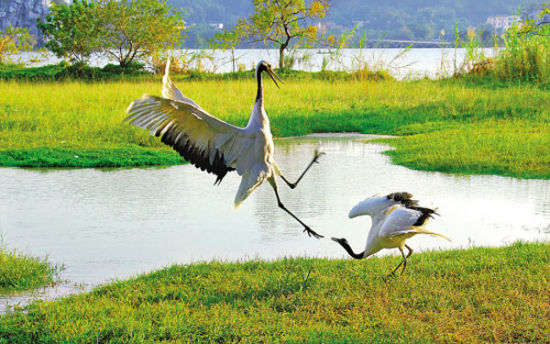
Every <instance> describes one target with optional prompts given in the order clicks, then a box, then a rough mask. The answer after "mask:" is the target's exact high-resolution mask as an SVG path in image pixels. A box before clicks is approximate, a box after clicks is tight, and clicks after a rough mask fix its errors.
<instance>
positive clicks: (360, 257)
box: [332, 239, 365, 259]
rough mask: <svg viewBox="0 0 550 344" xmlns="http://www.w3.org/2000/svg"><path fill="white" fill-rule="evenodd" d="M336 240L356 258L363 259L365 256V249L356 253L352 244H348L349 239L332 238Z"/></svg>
mask: <svg viewBox="0 0 550 344" xmlns="http://www.w3.org/2000/svg"><path fill="white" fill-rule="evenodd" d="M332 240H334V241H336V242H337V243H339V244H340V245H341V246H342V247H343V248H344V250H346V252H347V253H348V254H349V255H350V256H352V257H353V258H355V259H363V258H365V251H363V252H361V253H355V252H353V250H352V249H351V246H350V245H349V244H348V242H347V240H346V239H332Z"/></svg>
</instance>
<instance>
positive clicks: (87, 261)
mask: <svg viewBox="0 0 550 344" xmlns="http://www.w3.org/2000/svg"><path fill="white" fill-rule="evenodd" d="M319 141H321V144H322V147H323V150H324V151H325V152H326V153H327V155H325V156H323V157H322V158H321V164H319V165H316V166H315V167H314V168H312V169H311V170H310V172H309V173H308V175H307V176H306V177H305V178H304V179H303V180H302V182H301V183H300V185H299V186H298V188H297V189H295V190H289V189H288V188H287V187H286V185H284V184H283V183H280V191H281V198H282V200H283V201H284V203H285V205H286V206H287V207H288V208H289V209H291V210H292V211H294V212H295V213H296V214H297V215H298V216H299V217H300V218H302V219H303V220H304V221H305V222H306V223H308V224H309V225H310V226H311V227H312V228H313V229H315V230H316V231H318V232H319V233H321V234H323V235H325V236H327V237H330V236H339V237H340V236H344V237H347V238H348V239H349V241H350V243H351V244H352V246H353V247H354V249H355V250H361V249H362V248H363V245H364V243H365V241H366V232H367V230H368V228H369V225H370V223H369V220H368V219H367V218H357V219H353V220H350V219H348V218H347V212H348V211H349V209H350V208H351V207H352V206H353V205H354V204H355V203H356V202H358V201H359V200H361V199H363V198H365V197H366V196H370V195H372V194H374V193H377V192H381V191H402V190H406V191H409V192H411V193H413V194H414V195H415V197H416V198H418V199H420V200H421V201H422V203H423V204H425V205H426V206H434V207H438V208H439V210H438V212H439V213H440V214H441V217H439V218H437V219H436V220H435V221H433V222H432V223H431V224H430V228H431V229H433V230H434V231H436V232H439V233H442V234H444V235H446V236H448V237H450V238H451V239H452V240H453V242H452V243H447V242H445V241H443V240H439V239H437V238H432V237H415V238H413V239H411V245H412V246H413V247H414V248H415V251H417V252H418V251H422V250H427V249H438V248H442V249H446V248H451V247H467V246H469V245H471V244H474V245H503V244H506V243H509V242H513V241H515V240H519V239H522V240H548V239H549V236H550V234H549V224H550V201H549V200H550V181H544V180H517V179H513V178H504V177H495V176H453V175H447V174H441V173H433V172H418V171H412V170H409V169H407V168H404V167H400V166H395V165H392V164H390V162H389V159H388V158H387V157H386V156H384V155H382V154H380V152H381V151H382V150H384V149H385V147H384V146H382V145H375V144H364V143H361V142H358V141H357V140H354V139H353V138H351V137H346V138H335V137H330V138H321V137H316V138H302V139H284V140H279V141H277V142H276V146H277V147H276V159H277V161H278V164H279V167H280V168H281V169H282V170H283V172H284V173H285V174H286V175H287V176H288V177H289V178H290V179H291V180H293V179H294V178H296V177H297V176H298V174H299V173H300V172H301V171H302V169H303V168H304V167H305V165H306V164H307V163H308V162H309V161H310V159H311V157H312V154H313V151H314V149H315V147H316V145H317V143H318V142H319ZM214 180H215V177H214V176H212V175H207V174H205V173H203V172H200V171H199V170H197V169H196V168H194V167H192V166H189V165H185V166H174V167H169V168H162V169H159V168H147V169H116V170H111V171H108V172H106V171H101V170H93V169H77V170H48V171H47V172H44V171H36V170H22V169H13V168H4V169H0V230H1V231H2V233H3V236H4V240H5V242H7V243H9V244H10V247H12V248H17V249H19V250H22V251H23V252H26V253H29V254H33V255H40V256H42V255H46V254H47V255H48V256H49V258H50V260H51V261H53V262H59V263H63V264H65V266H66V267H67V268H66V270H65V271H64V272H63V273H62V276H61V277H62V278H63V279H68V280H70V281H73V282H77V283H89V284H96V283H102V282H106V281H108V280H111V279H114V278H126V277H128V276H131V275H134V274H136V273H140V272H145V271H150V270H153V269H158V268H161V267H163V266H166V265H169V264H173V263H188V262H194V261H199V260H210V259H223V260H225V259H229V260H235V259H248V258H254V257H261V258H264V259H272V258H276V257H281V256H288V255H293V256H296V255H307V256H323V257H345V256H346V255H345V253H344V252H343V251H342V249H341V248H340V247H339V246H338V245H336V244H335V243H333V242H331V241H330V240H315V239H311V238H308V236H307V235H306V234H304V233H302V228H301V227H300V226H299V225H298V224H297V223H296V222H295V221H294V220H293V219H292V218H291V217H289V216H288V215H286V214H285V213H284V212H282V211H281V210H279V209H278V208H277V206H276V201H275V196H274V193H273V191H272V189H271V187H270V186H269V185H268V184H267V183H266V184H264V185H262V186H261V187H260V188H259V189H258V190H256V191H255V192H254V193H253V194H252V195H251V196H250V197H249V199H247V200H246V201H245V202H244V204H243V207H242V208H241V209H239V210H237V211H235V210H233V209H232V202H233V198H234V195H235V193H236V191H237V188H238V185H239V177H238V176H237V175H235V174H231V175H228V176H227V177H226V179H224V181H223V182H222V183H221V185H220V186H213V182H214Z"/></svg>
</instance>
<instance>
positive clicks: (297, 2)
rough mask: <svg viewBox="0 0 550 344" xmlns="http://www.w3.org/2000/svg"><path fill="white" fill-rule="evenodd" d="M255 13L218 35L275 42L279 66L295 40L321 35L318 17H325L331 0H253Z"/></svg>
mask: <svg viewBox="0 0 550 344" xmlns="http://www.w3.org/2000/svg"><path fill="white" fill-rule="evenodd" d="M253 4H254V13H253V14H252V15H251V16H250V17H248V18H242V19H239V21H238V22H237V25H236V26H235V29H234V30H232V31H225V32H224V33H221V34H218V35H216V37H215V39H216V40H218V41H219V42H222V43H221V44H222V45H223V42H229V45H230V46H232V47H233V46H234V45H236V44H238V43H240V42H242V41H248V42H250V43H254V42H263V43H264V44H265V45H271V44H274V45H275V46H276V47H277V48H278V49H279V68H281V67H283V66H284V53H285V49H287V48H289V46H290V45H291V42H292V41H293V40H294V41H297V42H305V43H308V42H313V41H315V40H316V37H317V27H316V26H315V25H311V24H312V23H313V22H314V20H316V19H321V18H324V16H325V14H326V12H327V10H328V7H329V5H328V0H313V1H311V2H310V3H309V4H306V2H305V0H253Z"/></svg>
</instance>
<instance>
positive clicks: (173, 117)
mask: <svg viewBox="0 0 550 344" xmlns="http://www.w3.org/2000/svg"><path fill="white" fill-rule="evenodd" d="M169 69H170V61H168V62H167V64H166V71H165V73H164V78H163V83H162V97H156V96H148V95H144V96H143V98H142V99H138V100H135V101H133V102H132V103H131V104H130V106H129V107H128V110H127V113H128V117H127V118H126V121H128V122H130V124H132V125H135V126H137V127H140V128H143V129H146V130H149V132H150V134H151V135H154V136H158V137H160V138H161V140H162V142H163V143H165V144H167V145H169V146H171V147H172V148H174V149H175V150H176V151H177V152H178V153H179V154H180V155H182V156H183V157H184V158H185V159H186V160H187V161H189V162H191V163H192V164H193V165H195V166H196V167H198V168H200V169H201V170H203V171H207V172H209V173H213V174H215V175H216V176H217V178H216V181H215V182H214V184H216V183H220V182H221V181H222V180H223V178H224V177H225V175H226V174H227V173H228V172H230V171H236V172H237V174H239V175H240V176H242V179H241V184H240V186H239V189H238V191H237V194H236V195H235V200H234V207H235V208H238V207H239V206H240V205H241V204H242V202H243V201H244V200H245V199H246V198H247V197H248V196H249V195H250V193H252V191H254V189H256V188H257V187H258V186H259V185H260V184H262V182H263V181H264V180H268V181H269V183H270V185H271V186H272V187H273V190H274V191H275V195H276V197H277V203H278V206H279V207H280V208H281V209H283V210H284V211H285V212H287V213H288V214H289V215H291V216H292V217H293V218H294V219H296V220H297V221H298V222H299V223H300V224H301V225H302V226H304V231H306V232H307V233H308V235H310V236H314V237H316V238H320V237H322V236H321V235H319V234H317V233H316V232H315V231H313V230H312V229H311V228H310V227H309V226H307V225H306V224H304V223H303V222H302V221H301V220H300V219H299V218H298V217H296V216H295V215H294V214H293V213H292V212H290V211H289V210H288V209H286V207H285V206H284V205H283V203H282V202H281V200H280V198H279V194H278V187H277V182H276V180H275V175H279V176H280V177H281V178H282V179H283V180H284V181H285V183H286V184H287V185H288V186H289V187H291V188H295V187H296V186H297V184H298V183H299V181H300V180H301V179H302V177H303V176H304V175H305V173H306V172H307V171H308V169H309V168H310V167H311V166H312V165H313V163H315V162H317V160H318V158H319V157H320V156H321V154H322V153H320V152H317V151H316V152H315V155H314V158H313V160H312V161H311V163H310V164H309V165H308V166H307V168H306V169H305V170H304V172H303V173H302V174H301V175H300V177H299V178H298V180H297V181H296V182H294V183H290V182H289V181H288V180H287V179H286V178H285V177H284V176H283V175H282V173H281V171H280V170H279V168H278V167H277V164H276V163H275V160H274V158H273V152H274V145H273V138H272V135H271V129H270V125H269V118H268V117H267V114H266V112H265V109H264V97H263V84H262V73H263V72H266V73H267V74H268V75H269V76H270V77H271V79H273V82H275V85H277V87H278V86H279V85H278V84H277V81H276V79H277V80H279V81H281V82H282V80H281V79H280V78H279V77H278V76H277V74H275V72H274V71H273V70H272V69H271V66H270V65H269V64H268V63H267V62H265V61H261V62H260V63H258V65H257V66H256V81H257V86H258V90H257V94H256V100H255V103H254V107H253V109H252V114H251V115H250V119H249V121H248V125H247V126H246V127H244V128H240V127H237V126H234V125H231V124H229V123H226V122H224V121H222V120H220V119H218V118H216V117H214V116H212V115H210V114H209V113H208V112H206V111H205V110H204V109H203V108H202V107H200V106H199V105H198V104H197V103H195V102H194V101H193V100H191V99H190V98H188V97H186V96H184V95H183V93H182V92H181V91H180V90H179V89H178V88H177V87H176V86H175V85H174V83H173V82H172V80H171V79H170V77H169V76H168V72H169Z"/></svg>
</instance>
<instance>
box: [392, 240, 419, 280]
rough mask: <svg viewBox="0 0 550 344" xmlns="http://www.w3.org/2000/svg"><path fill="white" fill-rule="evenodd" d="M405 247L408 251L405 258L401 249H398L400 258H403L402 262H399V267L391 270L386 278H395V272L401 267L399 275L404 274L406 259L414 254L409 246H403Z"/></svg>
mask: <svg viewBox="0 0 550 344" xmlns="http://www.w3.org/2000/svg"><path fill="white" fill-rule="evenodd" d="M405 247H406V248H407V249H408V250H409V252H408V253H407V255H406V256H405V252H403V249H402V248H401V247H400V248H399V251H401V256H403V260H402V261H401V263H399V265H397V267H396V268H395V269H393V271H392V272H391V273H390V274H389V275H388V276H387V277H386V278H388V277H390V276H395V272H396V271H397V269H399V267H400V266H401V265H403V270H401V275H402V274H403V273H404V272H405V269H406V268H407V258H409V257H410V256H411V254H413V252H414V251H413V249H412V248H410V247H409V245H405Z"/></svg>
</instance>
